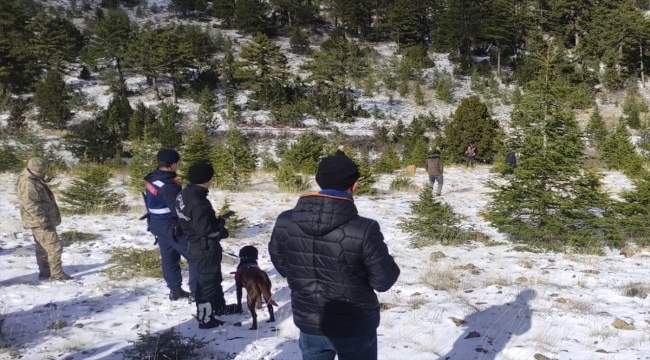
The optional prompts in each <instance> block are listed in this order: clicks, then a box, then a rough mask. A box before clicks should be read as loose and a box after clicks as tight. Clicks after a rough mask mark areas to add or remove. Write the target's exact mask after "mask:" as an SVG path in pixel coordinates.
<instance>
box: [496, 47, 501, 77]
mask: <svg viewBox="0 0 650 360" xmlns="http://www.w3.org/2000/svg"><path fill="white" fill-rule="evenodd" d="M497 76H501V48H497Z"/></svg>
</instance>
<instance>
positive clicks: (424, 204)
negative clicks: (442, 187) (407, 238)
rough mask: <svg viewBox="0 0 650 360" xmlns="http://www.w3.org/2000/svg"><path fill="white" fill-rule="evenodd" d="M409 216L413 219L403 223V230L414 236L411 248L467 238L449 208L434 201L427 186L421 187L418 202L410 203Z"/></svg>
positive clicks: (445, 243)
mask: <svg viewBox="0 0 650 360" xmlns="http://www.w3.org/2000/svg"><path fill="white" fill-rule="evenodd" d="M411 214H412V215H413V217H412V218H410V219H408V220H407V221H405V222H404V224H403V228H404V230H406V231H407V232H409V233H412V234H413V235H415V237H414V238H413V240H411V246H413V247H416V248H419V247H423V246H428V245H434V244H435V243H436V242H441V243H442V244H443V245H448V244H449V243H457V242H459V241H465V240H467V238H468V237H467V235H466V234H464V233H463V231H462V230H460V228H459V227H458V224H459V223H460V220H459V218H458V216H457V215H456V214H454V212H453V210H452V209H451V206H449V205H447V204H443V203H440V202H439V201H438V200H436V199H435V198H434V197H433V192H432V191H431V189H430V188H429V186H423V187H422V191H420V196H419V199H418V201H416V202H413V203H411Z"/></svg>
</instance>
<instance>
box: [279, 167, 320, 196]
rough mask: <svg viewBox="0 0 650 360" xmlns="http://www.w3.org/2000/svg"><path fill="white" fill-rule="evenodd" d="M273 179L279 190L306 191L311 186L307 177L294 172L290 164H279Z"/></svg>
mask: <svg viewBox="0 0 650 360" xmlns="http://www.w3.org/2000/svg"><path fill="white" fill-rule="evenodd" d="M274 180H275V183H276V184H278V187H279V188H280V190H281V191H288V192H294V193H297V192H303V191H307V190H309V188H310V187H311V184H310V182H309V180H307V177H305V176H300V175H298V174H296V173H295V172H294V171H293V168H292V167H291V166H289V165H287V164H284V163H283V164H281V165H280V169H279V170H278V171H277V172H276V173H275V178H274Z"/></svg>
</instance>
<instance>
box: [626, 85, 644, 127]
mask: <svg viewBox="0 0 650 360" xmlns="http://www.w3.org/2000/svg"><path fill="white" fill-rule="evenodd" d="M642 112H648V105H647V104H645V102H644V101H643V99H640V98H639V96H638V95H637V94H636V93H635V92H631V93H629V94H628V95H627V96H626V97H625V102H624V103H623V114H625V115H626V119H625V120H626V122H627V125H628V126H629V127H630V128H631V129H639V128H640V127H641V113H642Z"/></svg>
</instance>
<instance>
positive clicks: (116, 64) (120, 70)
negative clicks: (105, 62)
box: [115, 58, 124, 82]
mask: <svg viewBox="0 0 650 360" xmlns="http://www.w3.org/2000/svg"><path fill="white" fill-rule="evenodd" d="M115 69H116V70H117V73H118V75H119V76H120V81H121V82H124V76H123V75H122V66H120V58H115Z"/></svg>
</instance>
